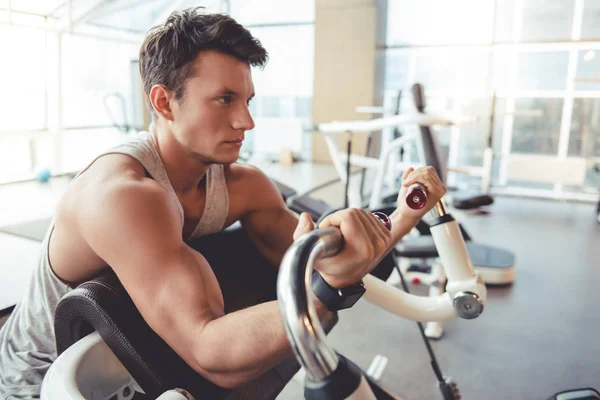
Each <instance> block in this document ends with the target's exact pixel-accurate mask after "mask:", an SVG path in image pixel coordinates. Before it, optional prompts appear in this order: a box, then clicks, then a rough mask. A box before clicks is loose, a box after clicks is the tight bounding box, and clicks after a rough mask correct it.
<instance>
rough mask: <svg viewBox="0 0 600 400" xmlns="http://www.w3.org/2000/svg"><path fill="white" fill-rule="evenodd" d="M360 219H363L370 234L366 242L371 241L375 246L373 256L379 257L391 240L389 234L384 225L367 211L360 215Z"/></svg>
mask: <svg viewBox="0 0 600 400" xmlns="http://www.w3.org/2000/svg"><path fill="white" fill-rule="evenodd" d="M361 218H362V219H363V223H364V224H365V226H366V229H367V232H370V235H369V236H367V237H366V238H365V239H366V240H371V242H372V243H374V246H375V252H376V253H377V254H375V256H378V255H379V252H381V251H383V250H384V249H385V248H386V247H387V245H388V243H389V241H390V238H391V233H390V232H389V231H388V230H387V228H386V227H385V225H383V223H382V222H381V221H380V220H379V219H378V218H377V217H376V216H374V215H373V214H371V213H370V212H368V211H365V212H363V213H361Z"/></svg>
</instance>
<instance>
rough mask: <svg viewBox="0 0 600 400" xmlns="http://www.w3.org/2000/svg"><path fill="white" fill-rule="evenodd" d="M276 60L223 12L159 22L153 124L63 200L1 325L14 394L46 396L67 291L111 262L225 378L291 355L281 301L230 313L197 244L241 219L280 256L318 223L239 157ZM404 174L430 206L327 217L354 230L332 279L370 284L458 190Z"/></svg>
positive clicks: (145, 70)
mask: <svg viewBox="0 0 600 400" xmlns="http://www.w3.org/2000/svg"><path fill="white" fill-rule="evenodd" d="M266 59H267V53H266V51H265V49H264V48H263V47H262V46H261V45H260V42H259V41H258V40H257V39H255V38H253V37H252V36H251V35H250V33H249V32H248V31H247V30H245V29H244V28H243V27H241V26H240V25H239V24H237V23H236V22H235V21H234V20H232V19H231V18H230V17H227V16H223V15H206V14H201V13H199V12H198V11H197V10H193V9H190V10H186V11H184V12H176V13H173V14H172V15H171V16H170V17H169V19H168V20H167V21H166V23H165V24H164V25H160V26H158V27H155V28H153V29H152V30H151V31H150V32H149V33H148V35H147V37H146V39H145V41H144V43H143V44H142V47H141V50H140V72H141V76H142V80H143V83H144V89H145V92H146V95H147V100H148V101H149V104H150V105H151V109H152V113H153V124H152V129H151V132H150V133H149V134H142V135H139V136H138V137H137V138H136V139H134V140H133V141H131V142H130V143H128V144H125V145H122V146H119V147H117V148H115V149H112V150H110V151H108V152H107V153H105V154H103V155H101V156H100V157H98V158H97V159H96V160H94V161H93V162H92V163H91V164H90V165H89V166H88V167H87V168H86V169H84V170H83V172H81V173H80V174H79V175H78V176H77V177H76V178H75V179H74V180H73V182H72V183H71V184H70V186H69V188H68V190H67V192H66V193H65V195H64V196H63V198H62V199H61V201H60V203H59V205H58V207H57V210H56V215H55V218H54V222H53V225H52V227H51V228H50V229H49V231H48V234H47V237H46V239H45V241H44V242H43V251H42V255H41V257H40V262H39V265H38V267H37V268H36V269H35V271H34V274H33V277H32V279H31V281H30V284H29V286H28V289H27V293H26V295H25V297H24V299H23V300H22V301H21V302H20V303H19V304H18V305H17V307H16V308H15V310H14V312H13V315H12V316H11V317H10V318H9V320H8V321H7V323H6V325H5V326H4V328H3V329H2V331H1V332H0V358H1V360H2V362H1V364H0V395H1V396H0V398H1V399H2V400H6V399H15V398H29V397H35V396H37V395H39V391H40V384H41V382H42V379H43V377H44V374H45V373H46V371H47V369H48V367H49V366H50V364H51V362H52V361H53V360H54V359H55V357H56V348H55V344H54V336H53V329H52V326H53V325H52V320H53V315H54V310H55V307H56V304H57V302H58V301H59V300H60V298H61V297H62V296H64V294H65V293H67V292H68V291H69V290H70V289H71V288H72V287H74V286H76V284H77V283H79V282H82V281H86V280H88V279H90V278H92V277H94V276H96V275H97V274H99V273H100V272H102V271H103V270H105V269H106V268H108V267H109V266H110V268H112V269H113V270H114V271H115V273H116V274H117V276H118V277H119V279H120V281H121V282H122V284H123V286H124V287H125V289H126V290H127V292H128V293H129V294H130V296H131V298H132V299H133V301H134V303H135V304H136V306H137V308H138V309H139V311H140V312H141V314H142V316H143V317H144V319H145V320H146V321H147V322H148V324H149V325H150V326H151V327H152V329H153V330H154V331H156V332H157V333H158V334H159V335H160V336H161V337H162V338H163V339H164V340H165V341H166V342H167V343H168V344H169V345H170V346H171V347H172V348H173V349H174V350H175V351H176V352H177V353H178V354H179V355H180V356H181V357H182V358H183V359H184V360H185V361H186V362H187V363H188V364H189V365H190V366H191V367H192V368H194V369H195V370H196V371H197V372H198V373H200V374H201V375H203V376H204V377H206V378H207V379H208V380H210V381H212V382H214V383H216V384H217V385H220V386H223V387H235V386H238V385H240V384H242V383H244V382H246V381H249V380H251V379H253V378H255V377H257V376H259V375H260V374H261V373H263V372H264V371H266V370H268V369H270V368H272V367H273V366H274V365H275V364H277V363H278V362H279V361H280V360H281V359H283V358H284V357H287V356H290V355H291V349H290V346H289V343H288V341H287V338H286V335H285V331H284V327H283V324H282V321H281V317H280V313H279V309H278V305H277V302H276V301H272V302H268V303H263V304H260V305H257V306H253V307H249V308H247V309H244V310H240V311H236V312H233V313H230V314H227V315H225V313H224V306H223V297H222V293H221V291H220V288H219V284H218V282H217V280H216V279H215V275H214V273H213V271H212V270H211V267H210V265H208V263H207V261H206V259H205V258H204V257H203V256H202V254H199V253H198V252H196V251H194V250H193V249H191V248H190V247H189V246H188V245H187V244H186V243H185V241H186V240H187V239H190V238H194V237H198V236H202V235H205V234H208V233H213V232H218V231H219V230H221V229H223V228H224V227H227V226H229V225H231V224H232V223H234V222H235V221H241V224H242V226H243V228H244V229H245V230H246V231H247V234H248V236H249V238H250V240H251V241H252V242H253V243H254V244H255V245H256V246H257V248H258V249H259V251H260V252H261V253H262V254H263V255H264V256H265V257H266V259H267V260H269V261H270V262H271V263H272V264H273V265H279V264H280V261H281V259H282V257H283V254H284V252H285V251H286V249H287V248H288V247H289V246H290V244H291V243H292V241H293V239H294V238H296V237H298V236H299V235H301V234H303V233H306V232H308V231H310V230H312V229H313V228H314V226H313V223H312V221H311V220H310V218H309V216H308V215H307V214H303V215H301V216H300V218H299V219H298V218H297V217H296V216H295V215H294V214H293V213H292V212H290V211H289V210H288V209H287V208H286V206H285V204H284V202H283V201H282V199H281V196H280V194H279V192H278V191H277V189H276V188H275V187H274V185H273V184H272V183H271V181H270V180H269V179H268V178H267V177H266V176H265V175H264V174H263V173H261V172H260V171H259V170H257V169H256V168H253V167H249V166H242V165H238V164H236V163H235V162H236V160H237V158H238V153H239V150H240V147H241V144H242V141H243V139H244V133H245V132H246V131H247V130H250V129H252V128H253V127H254V123H253V121H252V118H251V116H250V113H249V110H248V104H249V102H250V101H251V99H252V97H253V96H254V87H253V84H252V77H251V71H250V67H251V66H263V65H264V64H265V62H266ZM282 134H284V133H282ZM403 178H404V186H403V188H402V190H401V192H400V194H399V196H401V197H403V196H405V195H406V188H407V186H408V185H410V184H412V183H415V182H420V183H422V184H424V185H425V186H426V187H427V189H428V192H429V204H428V205H427V206H426V207H425V208H424V209H423V210H420V211H414V210H411V209H409V208H408V207H406V205H405V202H403V201H401V202H399V204H400V206H399V208H398V209H397V210H396V211H395V212H394V213H393V214H392V216H391V219H392V224H393V229H392V231H391V232H389V231H388V230H386V229H385V228H384V226H383V224H381V223H380V222H379V221H378V220H377V219H376V218H375V217H373V216H372V215H371V214H370V213H369V212H367V211H364V210H357V209H350V210H343V211H340V212H337V213H335V214H333V215H331V216H330V217H328V218H327V219H326V220H325V221H324V222H323V223H322V225H321V227H324V226H330V225H333V226H337V227H339V229H340V230H341V232H342V235H343V236H344V240H345V247H344V249H343V251H342V252H341V253H340V254H338V255H337V256H335V257H333V258H330V259H326V260H322V261H320V262H318V263H317V265H316V266H315V268H316V269H317V270H318V271H320V275H321V277H322V280H323V281H324V282H325V283H327V285H329V287H331V288H335V289H337V288H345V287H349V286H352V285H356V284H357V282H360V280H361V279H362V278H363V277H364V276H365V275H366V274H367V273H369V271H371V269H372V268H373V267H374V266H375V265H376V264H377V261H378V260H379V259H380V258H381V257H383V255H384V254H386V253H387V252H389V251H390V249H391V248H392V246H393V244H394V243H395V242H397V241H398V240H399V239H400V238H401V237H402V236H403V235H404V234H406V233H407V232H408V231H409V230H410V229H411V228H412V227H413V226H414V225H415V224H416V222H417V221H418V220H419V219H420V218H421V216H422V215H423V214H424V213H425V212H426V211H427V210H428V209H430V208H431V207H432V206H433V205H434V204H435V203H436V202H437V201H438V200H439V199H440V198H441V196H442V195H443V194H444V192H445V188H444V186H443V185H442V183H441V182H440V180H439V179H438V177H437V175H436V174H435V172H434V171H433V169H432V168H423V169H418V170H416V171H413V170H409V171H408V172H407V173H406V174H405V175H404V177H403ZM319 298H320V297H318V294H317V296H316V300H315V301H316V307H317V312H318V313H319V315H321V316H322V315H324V314H325V313H326V312H327V305H326V304H323V303H322V302H321V301H320V300H319ZM240 327H243V328H244V329H240Z"/></svg>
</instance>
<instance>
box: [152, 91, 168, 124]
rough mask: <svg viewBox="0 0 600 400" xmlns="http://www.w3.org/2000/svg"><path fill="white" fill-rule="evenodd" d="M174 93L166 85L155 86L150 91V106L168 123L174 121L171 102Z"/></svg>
mask: <svg viewBox="0 0 600 400" xmlns="http://www.w3.org/2000/svg"><path fill="white" fill-rule="evenodd" d="M173 95H174V93H173V92H171V91H170V90H169V89H167V88H166V87H165V86H164V85H154V86H152V89H150V104H152V108H153V109H154V112H155V113H156V114H157V115H160V116H161V117H163V118H164V119H166V120H167V121H173V110H172V109H171V100H172V99H173Z"/></svg>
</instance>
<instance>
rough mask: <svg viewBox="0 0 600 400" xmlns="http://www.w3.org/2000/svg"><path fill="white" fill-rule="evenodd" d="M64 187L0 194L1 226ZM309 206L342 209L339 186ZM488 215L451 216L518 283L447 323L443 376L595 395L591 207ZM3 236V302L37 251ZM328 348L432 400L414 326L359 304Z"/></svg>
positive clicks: (303, 173)
mask: <svg viewBox="0 0 600 400" xmlns="http://www.w3.org/2000/svg"><path fill="white" fill-rule="evenodd" d="M259 164H260V166H261V168H262V169H263V170H264V171H265V172H266V173H267V174H269V175H270V176H272V177H274V178H276V179H280V180H281V181H283V182H284V183H287V184H288V185H290V186H292V187H294V188H296V189H298V190H301V191H302V190H305V189H308V188H309V187H311V186H312V185H315V184H318V183H320V182H323V181H326V180H328V179H330V178H333V177H335V171H334V170H333V169H332V168H331V167H329V166H315V167H312V166H309V165H303V164H296V165H294V166H292V167H291V168H284V167H281V166H280V165H279V164H269V163H259ZM66 184H67V182H66V181H64V180H63V181H61V180H54V181H52V183H51V184H49V185H40V184H35V183H34V184H23V185H11V186H6V187H0V210H2V212H0V225H6V224H11V223H15V222H19V221H25V220H29V219H35V218H38V217H43V216H48V215H51V214H52V210H53V209H54V206H55V204H56V201H57V199H58V197H59V196H60V194H61V193H62V191H63V190H64V188H65V187H66ZM315 197H318V198H322V199H324V200H327V201H330V202H331V203H333V204H334V205H340V204H341V203H342V185H341V184H336V185H332V186H331V187H329V188H327V189H325V190H322V191H320V192H318V193H316V194H315ZM491 210H492V214H491V215H489V216H468V215H461V217H460V218H461V220H462V222H463V223H464V224H465V225H466V227H467V229H468V230H469V231H470V233H471V234H472V236H473V237H474V238H475V240H477V241H479V242H483V243H488V244H492V245H496V246H501V247H504V248H507V249H509V250H511V251H514V252H515V253H516V255H517V279H516V283H515V284H514V285H513V286H511V287H505V288H492V289H490V290H489V292H488V302H487V304H486V309H485V313H484V314H483V315H482V316H481V317H480V318H479V319H477V320H473V321H465V320H460V321H458V320H457V321H451V322H448V323H447V324H446V325H445V328H446V335H445V337H444V338H443V339H442V340H441V341H439V342H436V343H434V345H433V346H434V349H435V350H436V352H437V353H438V357H439V361H440V364H441V367H442V369H443V370H444V372H445V373H446V374H447V375H450V376H452V377H453V378H455V380H456V381H457V382H458V384H459V387H460V389H461V391H462V393H463V398H465V399H477V400H495V399H498V400H500V399H518V400H528V399H531V400H533V399H545V398H547V397H549V396H550V395H551V394H552V393H554V392H556V391H559V390H563V389H566V388H571V387H582V386H596V387H600V363H599V362H598V359H599V357H600V351H599V349H600V346H599V343H598V337H600V313H599V312H598V311H597V310H598V304H600V290H599V289H598V283H599V282H600V268H598V266H599V265H600V225H599V224H597V223H596V222H595V221H594V211H593V210H594V206H593V205H591V204H572V203H567V202H550V201H540V200H531V199H529V200H521V199H516V198H497V199H496V204H494V205H493V206H492V208H491ZM7 236H9V235H2V234H0V296H1V295H2V294H4V293H6V290H7V289H6V288H7V287H15V286H19V285H18V283H19V282H21V281H22V280H23V278H22V275H26V274H27V265H25V264H27V262H25V261H24V259H23V257H24V255H27V256H29V257H31V256H32V255H33V256H35V254H36V245H35V243H34V244H32V243H31V242H27V241H25V239H18V238H17V239H18V240H17V241H15V238H14V237H7ZM17 242H19V244H20V246H22V248H20V250H17V249H18V246H17V245H16V244H15V243H17ZM26 242H27V243H28V244H25V243H26ZM27 246H29V247H27ZM19 274H21V275H19ZM11 279H12V283H9V284H7V283H8V282H10V280H11ZM17 281H19V282H17ZM17 291H18V289H15V290H14V292H15V293H13V294H12V295H11V296H12V298H13V299H15V298H18V293H16V292H17ZM11 296H9V297H11ZM2 323H3V318H2V317H0V325H2ZM329 341H330V343H331V344H332V345H333V346H334V348H336V349H337V350H338V351H340V352H341V353H343V354H345V355H346V356H348V357H349V358H350V359H352V360H353V361H354V362H356V363H357V364H358V365H359V366H360V367H362V368H364V369H366V368H367V367H368V365H369V363H370V362H371V360H372V359H373V357H374V356H375V355H377V354H383V355H385V356H387V357H388V358H389V364H388V367H387V369H386V370H385V372H384V374H383V377H382V383H383V384H384V385H385V386H387V387H389V388H391V389H393V390H394V391H395V392H397V393H398V394H400V395H402V396H403V397H405V398H407V399H423V400H428V399H439V398H441V397H440V395H439V393H438V392H437V389H436V387H435V381H434V377H433V374H432V372H431V370H430V367H429V361H428V358H427V355H426V352H425V349H424V347H423V344H422V342H421V341H420V338H419V335H418V332H417V329H416V326H415V325H414V323H411V322H409V321H404V320H400V319H398V318H396V317H394V316H391V315H390V314H387V313H386V312H384V311H382V310H380V309H377V308H376V307H374V306H373V305H371V304H369V303H367V302H366V301H361V302H359V303H358V304H357V305H356V306H355V307H354V308H353V309H351V310H347V311H345V312H343V313H342V314H341V320H340V322H339V324H338V326H337V327H336V328H335V329H334V330H333V332H332V333H331V335H330V337H329ZM301 393H302V388H301V384H300V383H299V381H292V382H291V383H290V384H289V385H288V387H287V388H286V390H285V391H284V392H283V393H282V394H281V396H280V397H279V398H280V399H297V398H300V397H301Z"/></svg>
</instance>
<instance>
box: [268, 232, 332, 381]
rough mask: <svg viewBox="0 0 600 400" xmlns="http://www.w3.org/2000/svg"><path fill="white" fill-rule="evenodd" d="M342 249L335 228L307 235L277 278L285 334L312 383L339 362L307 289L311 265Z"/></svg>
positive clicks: (295, 246) (286, 259)
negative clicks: (327, 339)
mask: <svg viewBox="0 0 600 400" xmlns="http://www.w3.org/2000/svg"><path fill="white" fill-rule="evenodd" d="M342 247H343V239H342V234H341V232H340V230H339V229H337V228H333V227H328V228H325V229H317V230H314V231H312V232H309V233H307V234H305V235H303V236H301V237H299V238H298V239H297V240H296V241H294V243H293V244H292V245H291V246H290V248H289V249H288V250H287V252H286V253H285V256H284V257H283V260H282V261H281V267H280V269H279V277H278V278H277V298H278V300H279V309H280V311H281V316H282V318H283V324H284V326H285V331H286V333H287V336H288V339H289V340H290V343H291V344H292V349H293V350H294V353H295V354H296V358H297V359H298V362H299V363H300V364H301V365H302V366H303V367H304V369H306V373H307V374H308V375H309V377H310V378H311V379H312V380H314V381H321V380H323V379H325V378H326V377H328V376H329V375H331V374H332V373H333V371H335V369H336V368H337V365H338V362H339V360H338V356H337V354H335V352H334V351H333V349H332V348H330V347H329V346H328V345H327V343H326V341H325V333H324V332H323V328H322V327H321V323H320V321H319V318H318V316H317V312H316V310H315V304H314V300H313V298H312V295H311V294H312V290H308V289H309V288H311V279H312V271H313V264H314V261H315V260H317V259H319V258H325V257H330V256H333V255H335V254H336V253H338V252H339V251H340V250H341V249H342ZM307 310H308V312H307Z"/></svg>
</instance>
